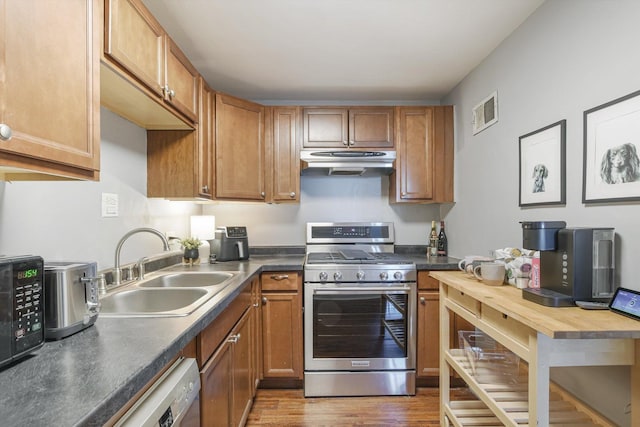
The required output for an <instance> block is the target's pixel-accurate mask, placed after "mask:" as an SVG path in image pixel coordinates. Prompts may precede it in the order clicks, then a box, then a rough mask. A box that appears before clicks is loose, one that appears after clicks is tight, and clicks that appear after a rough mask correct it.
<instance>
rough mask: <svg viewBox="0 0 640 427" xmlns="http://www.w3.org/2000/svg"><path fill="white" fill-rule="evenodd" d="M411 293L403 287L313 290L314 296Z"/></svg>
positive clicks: (408, 288) (406, 287) (407, 288)
mask: <svg viewBox="0 0 640 427" xmlns="http://www.w3.org/2000/svg"><path fill="white" fill-rule="evenodd" d="M410 291H411V288H410V287H408V286H403V287H401V288H399V287H398V288H385V287H382V286H380V287H373V286H372V287H367V288H358V287H347V286H345V287H339V288H331V289H327V288H315V289H313V293H314V294H327V295H329V294H331V295H335V294H342V293H344V292H360V293H371V292H385V293H392V294H408V293H409V292H410Z"/></svg>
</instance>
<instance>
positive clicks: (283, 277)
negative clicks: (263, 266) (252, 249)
mask: <svg viewBox="0 0 640 427" xmlns="http://www.w3.org/2000/svg"><path fill="white" fill-rule="evenodd" d="M288 278H289V275H288V274H278V275H275V274H274V275H273V276H271V280H278V281H280V280H287V279H288Z"/></svg>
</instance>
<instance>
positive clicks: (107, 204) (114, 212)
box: [102, 193, 118, 218]
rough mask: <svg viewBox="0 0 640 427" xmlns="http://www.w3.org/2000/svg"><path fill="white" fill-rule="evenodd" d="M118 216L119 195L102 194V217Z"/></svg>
mask: <svg viewBox="0 0 640 427" xmlns="http://www.w3.org/2000/svg"><path fill="white" fill-rule="evenodd" d="M116 216H118V195H117V194H115V193H102V217H103V218H106V217H116Z"/></svg>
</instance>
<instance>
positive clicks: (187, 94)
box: [164, 36, 199, 122]
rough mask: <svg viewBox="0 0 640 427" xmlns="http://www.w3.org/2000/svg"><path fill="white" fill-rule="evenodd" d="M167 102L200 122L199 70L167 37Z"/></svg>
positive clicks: (165, 95) (191, 118) (165, 92)
mask: <svg viewBox="0 0 640 427" xmlns="http://www.w3.org/2000/svg"><path fill="white" fill-rule="evenodd" d="M166 40H167V44H166V55H167V56H166V68H165V87H164V97H165V100H166V101H167V102H168V103H170V104H171V105H173V106H174V107H175V108H176V109H178V111H180V112H181V113H182V114H184V115H185V116H187V117H188V118H189V119H190V120H191V121H193V122H197V121H198V86H199V83H198V80H199V79H198V77H199V74H198V70H196V68H195V67H194V66H193V65H191V62H189V60H188V59H187V57H186V56H185V54H184V53H182V51H181V50H180V48H179V47H178V45H177V44H175V43H174V41H173V40H171V39H170V38H169V37H168V36H166Z"/></svg>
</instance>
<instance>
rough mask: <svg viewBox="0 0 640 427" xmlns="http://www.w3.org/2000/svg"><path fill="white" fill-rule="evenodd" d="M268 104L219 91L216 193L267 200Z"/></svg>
mask: <svg viewBox="0 0 640 427" xmlns="http://www.w3.org/2000/svg"><path fill="white" fill-rule="evenodd" d="M263 126H264V107H263V106H261V105H258V104H255V103H253V102H249V101H245V100H243V99H239V98H235V97H232V96H228V95H222V94H216V137H215V139H216V197H217V198H219V199H245V200H264V197H265V186H264V154H265V151H264V148H265V147H264V128H263Z"/></svg>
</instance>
